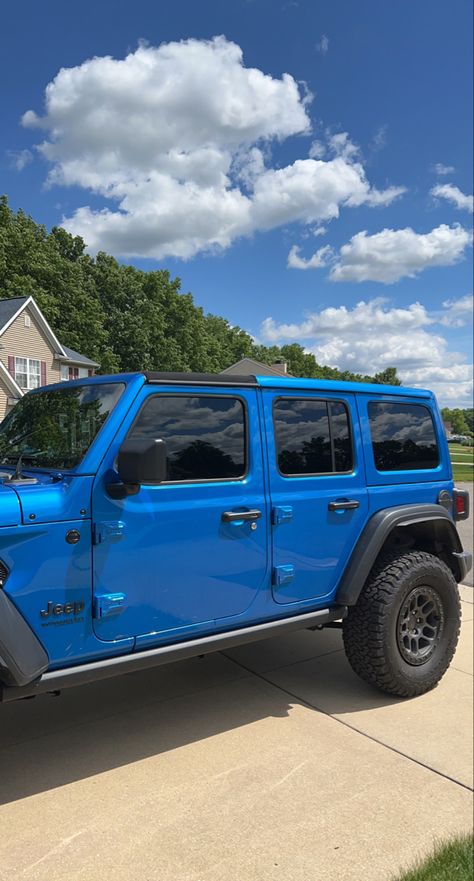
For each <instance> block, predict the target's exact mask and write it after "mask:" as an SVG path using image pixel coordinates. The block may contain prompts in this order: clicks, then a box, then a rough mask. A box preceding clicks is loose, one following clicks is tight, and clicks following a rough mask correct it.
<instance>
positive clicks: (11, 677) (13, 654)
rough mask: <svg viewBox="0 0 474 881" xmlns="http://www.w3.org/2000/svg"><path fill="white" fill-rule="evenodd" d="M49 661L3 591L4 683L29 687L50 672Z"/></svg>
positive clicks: (0, 662) (0, 671)
mask: <svg viewBox="0 0 474 881" xmlns="http://www.w3.org/2000/svg"><path fill="white" fill-rule="evenodd" d="M48 665H49V658H48V655H47V654H46V651H45V650H44V648H43V646H42V644H41V643H40V641H39V639H38V637H37V636H35V634H34V633H33V631H32V629H31V627H30V626H29V624H27V622H26V621H25V619H24V618H23V617H22V615H20V612H19V611H18V609H17V608H16V606H15V605H14V603H13V602H12V600H11V599H10V598H9V596H8V595H7V594H6V593H5V591H3V590H0V681H3V682H4V683H5V685H17V686H21V685H27V684H28V683H30V682H32V681H33V680H34V679H37V678H38V677H39V676H41V674H42V673H44V671H45V670H47V668H48Z"/></svg>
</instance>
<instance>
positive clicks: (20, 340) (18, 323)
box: [0, 297, 100, 419]
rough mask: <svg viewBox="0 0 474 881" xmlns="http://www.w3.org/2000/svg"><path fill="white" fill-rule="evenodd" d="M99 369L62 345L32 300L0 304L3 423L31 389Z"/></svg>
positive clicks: (22, 298)
mask: <svg viewBox="0 0 474 881" xmlns="http://www.w3.org/2000/svg"><path fill="white" fill-rule="evenodd" d="M99 366H100V365H99V364H97V362H96V361H91V360H90V358H86V357H85V356H84V355H81V354H80V353H79V352H75V351H74V350H73V349H69V348H68V347H67V346H63V345H62V344H61V343H60V342H59V340H58V338H57V337H56V336H55V333H54V331H53V330H52V328H51V327H50V325H49V324H48V322H47V321H46V318H45V317H44V315H43V313H42V312H41V310H40V309H39V308H38V306H37V305H36V303H35V301H34V299H33V297H13V298H12V299H9V300H0V419H3V417H4V416H5V414H6V413H7V412H8V411H9V409H10V408H11V407H12V406H13V405H14V404H16V402H17V401H18V400H19V398H21V397H22V396H23V395H24V394H25V392H27V391H29V390H30V389H33V388H38V386H41V385H49V384H50V383H52V382H61V380H69V379H80V378H82V377H83V376H91V375H92V374H93V373H94V371H95V370H96V369H97V368H98V367H99Z"/></svg>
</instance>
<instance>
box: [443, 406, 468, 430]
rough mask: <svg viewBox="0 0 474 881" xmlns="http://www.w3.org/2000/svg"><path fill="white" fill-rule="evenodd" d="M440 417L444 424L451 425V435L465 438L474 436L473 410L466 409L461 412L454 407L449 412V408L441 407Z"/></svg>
mask: <svg viewBox="0 0 474 881" xmlns="http://www.w3.org/2000/svg"><path fill="white" fill-rule="evenodd" d="M441 415H442V417H443V419H444V421H445V422H449V423H450V424H451V428H452V432H453V434H465V435H467V436H469V435H471V436H472V435H473V434H474V410H473V409H472V407H471V408H466V409H464V410H461V409H460V408H459V407H455V408H454V409H453V410H450V409H449V407H443V409H442V410H441Z"/></svg>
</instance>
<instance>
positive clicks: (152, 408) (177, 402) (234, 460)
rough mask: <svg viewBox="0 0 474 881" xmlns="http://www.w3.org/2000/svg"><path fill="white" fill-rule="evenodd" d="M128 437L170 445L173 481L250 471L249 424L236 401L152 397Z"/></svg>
mask: <svg viewBox="0 0 474 881" xmlns="http://www.w3.org/2000/svg"><path fill="white" fill-rule="evenodd" d="M130 437H135V438H138V437H139V438H161V439H162V440H164V441H165V443H166V451H167V469H168V470H167V479H168V480H169V481H185V482H189V481H194V480H229V479H235V478H238V477H243V476H244V475H245V472H246V467H247V466H246V449H247V443H246V420H245V410H244V405H243V402H242V401H241V400H240V399H238V398H232V397H227V396H226V397H218V396H210V395H209V396H205V395H154V396H153V397H150V398H148V400H147V401H146V402H145V404H144V405H143V407H142V409H141V411H140V413H139V416H138V419H137V421H136V422H135V424H134V426H133V428H132V430H131V432H130Z"/></svg>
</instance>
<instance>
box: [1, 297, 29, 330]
mask: <svg viewBox="0 0 474 881" xmlns="http://www.w3.org/2000/svg"><path fill="white" fill-rule="evenodd" d="M27 300H29V297H11V298H10V299H9V300H0V330H3V328H4V327H5V325H6V324H7V323H8V322H9V321H10V319H11V318H13V316H14V315H15V314H16V313H17V312H18V310H19V309H21V307H22V306H23V305H24V304H25V303H26V301H27Z"/></svg>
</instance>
